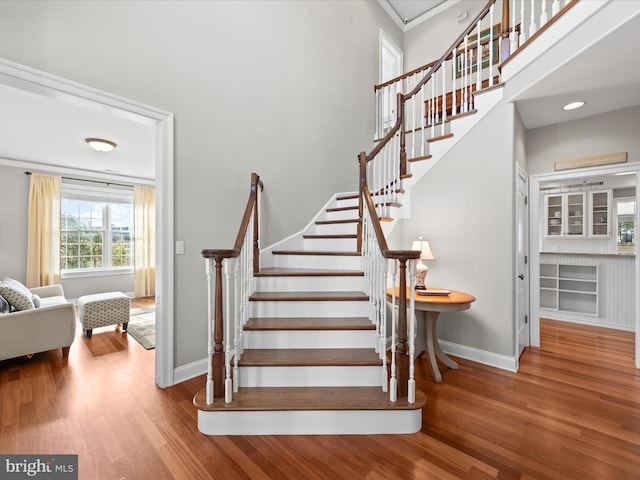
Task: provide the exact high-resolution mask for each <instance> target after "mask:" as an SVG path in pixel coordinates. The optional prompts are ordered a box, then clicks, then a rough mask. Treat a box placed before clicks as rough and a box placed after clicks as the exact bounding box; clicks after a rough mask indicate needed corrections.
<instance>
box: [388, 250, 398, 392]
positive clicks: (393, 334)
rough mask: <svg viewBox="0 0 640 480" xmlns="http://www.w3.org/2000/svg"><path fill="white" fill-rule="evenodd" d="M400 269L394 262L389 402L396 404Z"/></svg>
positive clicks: (392, 274)
mask: <svg viewBox="0 0 640 480" xmlns="http://www.w3.org/2000/svg"><path fill="white" fill-rule="evenodd" d="M397 269H398V265H397V261H396V260H394V261H393V264H392V268H391V289H392V292H393V293H392V295H391V306H392V308H391V369H390V370H391V372H390V373H391V378H390V380H389V400H390V401H392V402H396V401H397V400H398V379H397V377H396V344H397V340H396V325H397V322H398V313H397V309H396V308H395V307H396V288H397V286H396V270H397Z"/></svg>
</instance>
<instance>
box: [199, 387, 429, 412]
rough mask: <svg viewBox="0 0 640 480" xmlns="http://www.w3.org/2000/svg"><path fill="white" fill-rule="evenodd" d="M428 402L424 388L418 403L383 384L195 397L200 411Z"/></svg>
mask: <svg viewBox="0 0 640 480" xmlns="http://www.w3.org/2000/svg"><path fill="white" fill-rule="evenodd" d="M426 403H427V397H426V395H425V394H424V393H423V392H422V390H420V389H417V390H416V401H415V403H409V402H408V401H407V397H400V398H398V400H397V401H396V402H391V401H390V400H389V394H388V393H385V392H383V391H382V389H381V388H380V387H287V388H283V387H257V388H251V387H245V388H241V389H240V390H239V391H238V392H237V393H234V394H233V400H232V401H231V402H230V403H225V402H224V399H221V398H218V399H216V400H215V401H214V402H213V403H212V404H211V405H207V403H206V395H205V390H204V389H202V390H200V391H199V392H198V393H196V396H195V397H194V399H193V404H194V405H195V406H196V407H197V408H198V409H200V410H204V411H215V410H225V411H229V410H235V411H252V410H269V411H278V410H329V409H331V410H415V409H420V408H422V407H423V406H424V405H425V404H426Z"/></svg>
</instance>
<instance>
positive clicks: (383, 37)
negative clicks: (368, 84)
mask: <svg viewBox="0 0 640 480" xmlns="http://www.w3.org/2000/svg"><path fill="white" fill-rule="evenodd" d="M402 58H403V54H402V50H400V48H398V46H397V45H396V44H395V43H394V42H393V40H391V37H389V36H388V35H387V34H386V33H384V31H383V30H380V62H379V65H380V71H379V75H378V82H379V83H380V84H382V83H384V82H387V81H389V80H391V79H393V78H396V77H399V76H400V75H402V73H403V72H402ZM398 93H400V92H399V91H398V89H397V88H396V86H395V84H394V85H391V86H389V87H387V88H383V89H382V90H378V91H377V92H376V94H377V97H378V99H377V107H378V119H377V131H376V137H378V138H380V137H382V136H384V134H385V133H386V132H387V131H388V130H389V129H390V128H391V127H392V126H393V125H394V124H395V123H396V95H397V94H398Z"/></svg>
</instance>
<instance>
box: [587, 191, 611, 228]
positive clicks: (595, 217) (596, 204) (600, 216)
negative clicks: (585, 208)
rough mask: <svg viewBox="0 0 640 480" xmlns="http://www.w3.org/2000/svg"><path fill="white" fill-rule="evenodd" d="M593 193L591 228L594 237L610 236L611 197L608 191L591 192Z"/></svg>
mask: <svg viewBox="0 0 640 480" xmlns="http://www.w3.org/2000/svg"><path fill="white" fill-rule="evenodd" d="M590 194H591V228H590V231H589V233H590V235H591V236H593V237H602V236H608V235H609V234H610V230H609V218H610V207H609V205H610V204H611V199H610V196H609V192H608V191H604V192H590Z"/></svg>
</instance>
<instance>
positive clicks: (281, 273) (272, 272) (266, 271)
mask: <svg viewBox="0 0 640 480" xmlns="http://www.w3.org/2000/svg"><path fill="white" fill-rule="evenodd" d="M254 276H255V277H362V276H364V272H362V271H359V270H320V269H315V268H278V267H269V268H263V269H261V270H260V272H258V273H255V274H254Z"/></svg>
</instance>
